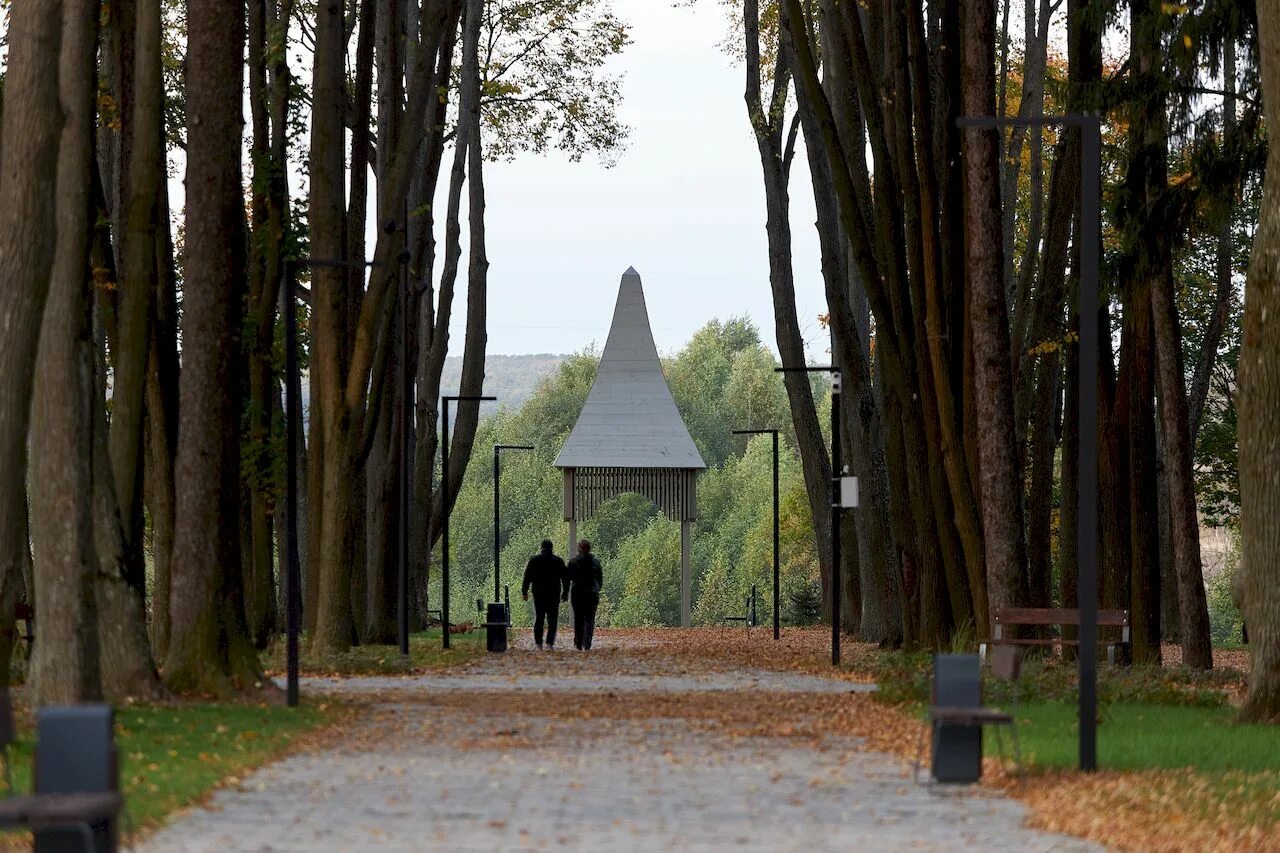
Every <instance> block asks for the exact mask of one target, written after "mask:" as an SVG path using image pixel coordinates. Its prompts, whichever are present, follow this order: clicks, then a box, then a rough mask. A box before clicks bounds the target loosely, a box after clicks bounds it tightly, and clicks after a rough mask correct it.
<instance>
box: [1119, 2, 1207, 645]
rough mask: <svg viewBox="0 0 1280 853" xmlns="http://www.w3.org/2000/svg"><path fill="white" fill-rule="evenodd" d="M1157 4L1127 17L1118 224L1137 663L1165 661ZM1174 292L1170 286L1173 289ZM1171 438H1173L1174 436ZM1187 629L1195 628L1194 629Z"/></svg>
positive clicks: (1140, 6) (1163, 155)
mask: <svg viewBox="0 0 1280 853" xmlns="http://www.w3.org/2000/svg"><path fill="white" fill-rule="evenodd" d="M1162 14H1163V13H1162V12H1161V11H1160V5H1159V3H1158V2H1157V0H1145V2H1142V3H1134V4H1133V5H1132V6H1131V9H1130V41H1131V48H1130V63H1131V67H1132V74H1133V79H1134V81H1135V90H1136V92H1137V94H1136V101H1135V103H1134V105H1133V106H1134V110H1135V113H1134V119H1133V121H1132V122H1131V123H1130V125H1129V144H1130V160H1129V168H1128V172H1127V174H1126V176H1125V184H1126V186H1125V189H1126V191H1127V192H1126V194H1125V197H1126V198H1127V201H1128V203H1127V204H1126V205H1123V206H1122V210H1121V213H1120V216H1119V219H1120V222H1121V227H1122V230H1123V232H1124V233H1125V234H1126V235H1127V236H1128V238H1129V246H1130V247H1131V248H1130V249H1129V251H1128V252H1127V253H1126V256H1125V257H1124V258H1123V259H1122V261H1121V264H1120V280H1121V281H1122V282H1124V283H1125V286H1124V287H1123V290H1122V294H1121V298H1122V301H1123V305H1124V319H1123V322H1124V326H1123V331H1122V335H1121V350H1120V376H1121V382H1122V383H1123V384H1124V392H1125V394H1126V409H1127V414H1128V421H1127V428H1128V436H1127V438H1128V457H1129V479H1128V489H1129V525H1130V526H1129V567H1130V572H1131V575H1132V586H1131V593H1132V599H1131V603H1130V619H1131V621H1132V625H1133V629H1132V637H1133V643H1132V646H1131V648H1132V650H1133V659H1134V661H1135V662H1137V663H1157V662H1159V660H1160V601H1161V598H1160V563H1159V560H1158V559H1157V558H1156V557H1157V555H1158V554H1159V549H1160V541H1159V529H1160V527H1159V524H1160V522H1159V515H1158V513H1157V504H1158V496H1157V490H1156V447H1155V443H1156V442H1155V379H1156V343H1157V340H1156V329H1155V322H1156V317H1155V312H1154V311H1153V298H1154V297H1155V295H1156V294H1157V293H1158V292H1159V290H1160V289H1161V287H1162V286H1165V282H1164V281H1163V280H1164V279H1166V278H1170V279H1171V277H1172V274H1173V271H1172V265H1173V261H1172V251H1171V246H1170V244H1169V241H1168V240H1167V239H1165V238H1164V236H1163V234H1161V233H1159V231H1160V230H1161V226H1160V224H1159V216H1158V215H1157V209H1156V205H1157V204H1158V202H1159V200H1160V199H1161V196H1162V194H1163V193H1165V192H1166V191H1167V189H1168V179H1167V165H1166V162H1167V158H1168V137H1167V131H1166V129H1165V123H1166V121H1165V97H1164V95H1163V94H1162V81H1161V77H1160V75H1161V62H1162V58H1163V56H1162V48H1161V44H1160V29H1159V24H1158V16H1160V15H1162ZM1168 286H1171V282H1169V285H1168ZM1179 393H1181V392H1179ZM1169 438H1173V437H1172V436H1170V437H1169ZM1189 627H1190V626H1189Z"/></svg>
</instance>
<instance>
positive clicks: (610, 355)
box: [555, 267, 707, 469]
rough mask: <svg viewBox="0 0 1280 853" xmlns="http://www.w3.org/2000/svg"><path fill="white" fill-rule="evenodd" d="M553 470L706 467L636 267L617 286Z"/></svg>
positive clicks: (629, 270)
mask: <svg viewBox="0 0 1280 853" xmlns="http://www.w3.org/2000/svg"><path fill="white" fill-rule="evenodd" d="M555 464H556V467H558V468H698V469H701V468H706V467H707V466H706V463H704V462H703V461H702V455H701V454H700V453H698V448H697V445H695V444H694V443H693V438H692V437H691V436H690V435H689V430H688V428H687V427H686V426H685V425H684V418H682V417H681V416H680V410H679V409H677V408H676V403H675V400H674V399H673V398H672V396H671V389H670V388H669V387H668V386H667V380H666V377H665V376H663V375H662V363H661V362H660V361H659V360H658V348H657V346H656V345H655V344H654V342H653V332H652V331H651V330H650V328H649V311H648V309H647V308H646V307H645V302H644V289H643V287H642V286H641V284H640V274H639V273H638V272H636V270H635V267H628V268H627V271H626V272H625V273H623V275H622V284H621V286H620V287H619V288H618V302H617V304H616V305H615V306H614V309H613V324H612V325H611V326H610V327H609V337H608V339H607V340H606V341H605V345H604V353H603V354H602V355H601V356H600V367H599V370H598V371H597V373H596V379H595V382H594V383H592V385H591V392H590V393H589V394H588V395H587V402H586V403H585V404H584V405H583V407H582V413H581V414H579V415H578V421H577V423H576V424H574V427H573V431H572V432H571V433H569V438H568V440H567V441H565V443H564V447H563V448H562V449H561V451H560V455H559V456H558V457H557V458H556V463H555Z"/></svg>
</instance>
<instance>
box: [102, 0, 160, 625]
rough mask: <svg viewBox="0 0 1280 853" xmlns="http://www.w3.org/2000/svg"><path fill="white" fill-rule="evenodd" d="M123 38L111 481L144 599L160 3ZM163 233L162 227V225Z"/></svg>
mask: <svg viewBox="0 0 1280 853" xmlns="http://www.w3.org/2000/svg"><path fill="white" fill-rule="evenodd" d="M125 18H126V21H129V23H127V24H126V26H125V34H124V35H125V37H126V38H128V37H129V36H130V35H132V39H133V41H132V49H131V50H129V51H127V56H128V58H129V59H128V61H127V62H126V63H123V64H122V68H123V69H124V71H125V73H127V74H131V75H132V76H131V78H130V81H131V85H130V86H129V91H130V98H129V100H128V104H129V106H128V110H129V111H128V113H127V114H125V115H122V117H121V118H122V121H123V123H124V124H123V127H122V130H121V138H122V157H121V170H122V175H121V192H122V195H123V198H122V200H121V205H122V209H123V212H122V216H121V223H122V226H123V228H122V231H121V232H117V233H118V234H119V237H118V239H117V247H118V257H119V258H120V288H119V293H118V295H117V297H116V305H117V310H116V323H115V334H114V336H113V337H112V338H111V340H110V343H111V349H112V361H111V366H112V383H111V431H110V434H109V442H110V451H111V469H112V478H113V479H114V481H115V484H116V491H117V499H118V503H119V505H120V512H121V517H122V519H123V521H124V535H125V548H126V552H125V553H126V577H127V578H128V581H129V584H130V586H132V587H133V588H134V589H135V590H136V591H137V593H138V596H139V599H140V600H141V599H143V598H144V597H145V593H146V563H145V556H144V554H143V544H142V539H143V532H144V516H143V510H142V507H143V501H142V493H143V471H144V465H143V464H142V462H143V455H142V452H143V446H144V445H143V433H144V428H145V420H144V405H145V401H146V387H147V361H148V350H149V347H150V344H151V335H150V334H149V332H148V326H149V324H150V321H151V317H152V310H151V303H152V300H153V299H154V298H155V292H156V278H157V268H156V230H157V222H158V219H159V217H158V213H159V210H158V207H159V206H158V203H157V201H158V199H159V184H160V178H161V174H162V168H163V160H164V148H163V142H162V114H163V105H164V104H163V101H164V90H163V83H162V80H161V73H160V40H161V25H160V0H134V2H133V3H132V15H129V13H128V12H126V15H125ZM166 227H167V225H166Z"/></svg>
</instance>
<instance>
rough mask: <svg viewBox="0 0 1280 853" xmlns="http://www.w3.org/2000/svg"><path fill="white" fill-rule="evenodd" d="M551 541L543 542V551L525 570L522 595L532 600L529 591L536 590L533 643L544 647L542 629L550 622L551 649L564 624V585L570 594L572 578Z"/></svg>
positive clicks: (534, 591) (534, 595)
mask: <svg viewBox="0 0 1280 853" xmlns="http://www.w3.org/2000/svg"><path fill="white" fill-rule="evenodd" d="M552 548H553V546H552V544H551V540H550V539H543V540H542V550H541V551H539V552H538V553H537V554H534V555H533V557H531V558H530V559H529V565H527V566H525V568H524V583H523V585H522V586H521V588H520V595H521V596H522V597H523V598H524V600H525V601H528V600H529V588H530V587H532V588H533V612H534V617H533V641H534V642H535V643H537V644H538V648H542V627H543V623H544V622H545V623H546V628H547V648H548V649H553V648H555V645H556V628H557V627H559V624H560V599H561V586H562V585H563V588H564V589H563V594H564V595H565V596H568V594H569V576H568V571H567V569H566V567H565V564H564V560H562V559H561V558H560V557H559V556H557V555H556V553H555V551H553V550H552Z"/></svg>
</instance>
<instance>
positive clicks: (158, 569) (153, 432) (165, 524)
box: [145, 183, 179, 660]
mask: <svg viewBox="0 0 1280 853" xmlns="http://www.w3.org/2000/svg"><path fill="white" fill-rule="evenodd" d="M159 192H160V196H161V198H160V203H159V211H160V213H159V217H158V222H159V223H160V230H159V232H158V238H159V243H160V245H159V247H158V249H159V251H158V253H157V254H158V258H157V263H158V264H159V266H160V274H159V275H158V276H157V278H156V287H157V291H156V298H155V299H153V300H152V311H153V314H154V316H153V317H152V319H151V336H152V339H151V346H150V347H149V351H150V355H149V356H148V365H147V411H146V414H147V431H146V447H147V459H146V472H145V477H146V501H147V509H148V511H149V512H150V514H151V530H152V533H151V542H152V547H151V552H152V555H153V559H154V562H155V570H154V571H155V577H154V579H153V582H152V589H153V593H152V603H151V647H152V651H153V653H154V654H155V657H156V659H157V660H164V656H165V652H166V651H167V650H168V647H169V593H170V581H171V579H172V565H173V563H172V560H173V535H174V528H175V526H176V524H177V517H176V515H175V507H174V480H173V477H174V474H173V466H174V461H175V456H176V453H177V447H178V393H179V389H178V291H177V269H176V266H175V258H174V255H173V241H172V239H171V237H170V235H169V191H168V186H167V184H164V183H162V184H160V187H159Z"/></svg>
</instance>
